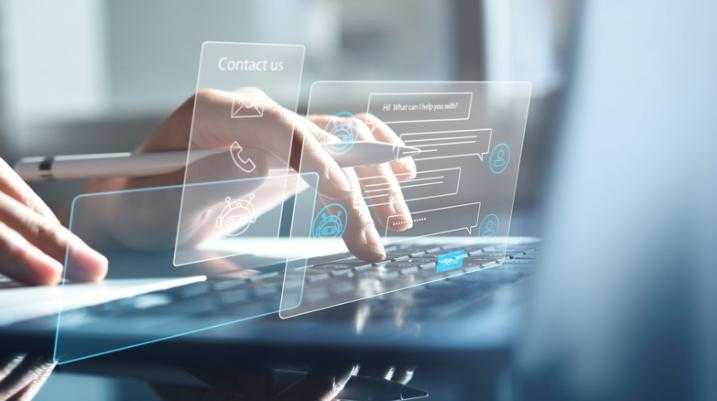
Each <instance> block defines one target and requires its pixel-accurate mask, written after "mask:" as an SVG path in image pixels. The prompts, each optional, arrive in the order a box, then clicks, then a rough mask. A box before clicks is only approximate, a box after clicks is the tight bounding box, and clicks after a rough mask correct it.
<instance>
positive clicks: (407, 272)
mask: <svg viewBox="0 0 717 401" xmlns="http://www.w3.org/2000/svg"><path fill="white" fill-rule="evenodd" d="M417 271H418V266H415V265H414V266H410V267H404V268H403V269H401V274H405V275H411V274H413V273H415V272H417Z"/></svg>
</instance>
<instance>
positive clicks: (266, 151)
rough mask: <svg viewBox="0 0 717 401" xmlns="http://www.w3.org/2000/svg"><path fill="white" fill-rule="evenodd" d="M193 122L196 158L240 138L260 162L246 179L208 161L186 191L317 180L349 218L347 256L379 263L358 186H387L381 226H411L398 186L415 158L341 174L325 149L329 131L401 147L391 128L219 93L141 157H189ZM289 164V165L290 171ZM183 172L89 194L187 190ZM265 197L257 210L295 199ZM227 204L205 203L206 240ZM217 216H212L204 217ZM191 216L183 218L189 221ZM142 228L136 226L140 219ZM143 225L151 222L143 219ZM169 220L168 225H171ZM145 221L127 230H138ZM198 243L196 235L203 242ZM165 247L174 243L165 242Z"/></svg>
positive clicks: (380, 254) (173, 122) (176, 117)
mask: <svg viewBox="0 0 717 401" xmlns="http://www.w3.org/2000/svg"><path fill="white" fill-rule="evenodd" d="M236 103H243V104H246V105H247V106H249V105H251V106H257V105H259V106H260V107H262V108H263V116H262V117H261V118H244V119H231V118H229V117H228V114H229V110H230V109H231V108H232V105H233V104H236ZM193 112H194V114H195V118H194V133H193V134H192V138H191V141H192V143H191V148H192V150H197V149H227V148H228V146H229V145H230V144H232V143H233V142H234V141H235V140H237V138H239V140H240V141H241V145H242V147H243V151H242V152H244V153H243V154H244V155H245V156H247V157H251V159H252V160H253V161H254V162H255V164H256V168H255V169H253V171H251V172H249V173H247V172H246V171H243V172H239V171H238V169H237V168H236V166H234V165H233V164H232V162H231V160H230V159H229V157H228V155H226V154H224V153H220V154H217V155H216V157H215V156H211V157H207V158H206V159H203V160H201V161H198V162H195V163H193V164H192V167H191V169H190V171H189V174H187V181H186V182H187V183H194V182H208V181H213V180H227V179H229V178H231V179H236V178H245V177H261V176H266V175H267V174H268V173H269V172H270V171H276V170H282V169H283V170H287V169H293V170H294V171H297V172H317V173H318V174H319V177H320V179H319V188H318V191H319V193H320V195H321V196H320V199H321V200H322V202H324V203H330V202H339V203H341V204H342V205H343V206H344V207H345V208H346V210H347V212H348V216H347V217H348V218H347V225H346V229H345V231H344V235H343V238H344V240H345V242H346V244H347V246H348V248H349V250H350V251H351V252H352V253H354V254H355V255H357V256H358V257H360V258H362V259H366V260H372V261H375V260H380V259H383V258H384V257H385V252H384V250H383V246H382V244H381V240H380V236H379V234H378V231H377V230H376V227H375V225H374V223H373V219H372V218H371V212H370V211H369V208H368V206H367V205H366V202H365V201H364V199H363V197H362V196H361V195H362V193H361V192H362V190H361V185H360V180H361V178H368V177H374V178H372V179H373V180H374V181H372V182H373V183H381V184H385V186H386V187H387V188H388V191H387V192H388V194H389V196H388V201H387V202H384V203H385V204H384V205H380V206H376V207H374V208H373V212H374V214H375V216H376V218H377V220H379V222H380V223H381V224H385V222H386V221H387V219H388V216H391V215H400V216H402V219H397V220H400V221H403V222H405V223H404V224H403V225H397V226H394V227H391V230H394V231H403V230H406V229H408V228H410V226H411V221H412V220H411V218H410V212H409V210H408V207H407V205H406V202H405V200H404V199H403V195H402V193H401V190H400V187H399V184H398V181H399V180H398V175H400V176H401V177H402V178H403V179H411V178H413V177H414V176H415V173H416V167H415V164H414V163H413V161H412V160H411V159H410V158H405V159H401V160H398V161H393V162H391V163H383V164H379V165H372V166H361V167H356V168H351V169H348V168H347V169H342V168H341V167H339V166H338V164H337V163H336V162H335V161H334V159H333V158H332V157H331V155H330V154H329V153H328V152H327V151H326V150H325V149H324V148H323V147H322V144H324V143H336V142H340V141H339V139H338V138H336V137H334V136H333V135H331V134H330V133H329V132H327V130H328V128H329V126H331V125H332V124H337V123H341V124H348V125H350V126H351V127H352V128H353V129H354V130H355V133H356V140H364V141H367V140H368V141H384V142H391V143H400V139H399V138H398V136H397V135H396V134H395V133H394V132H393V130H391V129H390V128H389V127H388V126H387V125H386V124H384V123H382V122H381V121H379V120H378V119H377V118H375V117H373V116H371V115H357V116H355V117H337V116H311V117H310V118H308V119H307V118H304V117H302V116H299V115H298V114H296V113H294V112H292V111H290V110H287V109H286V108H284V107H282V106H280V105H279V104H277V103H276V102H275V101H273V100H272V99H270V98H268V97H267V96H266V95H265V94H264V93H263V92H261V91H260V90H258V89H255V88H245V89H242V90H240V91H238V92H237V93H229V92H223V91H218V90H201V91H199V92H198V94H197V95H196V96H193V97H192V98H190V99H189V100H187V101H186V102H185V103H184V104H183V105H182V106H180V107H179V108H178V109H177V110H176V111H175V112H174V113H173V114H172V115H171V116H170V117H169V118H168V119H167V120H166V121H165V122H164V123H163V124H162V125H161V126H160V127H159V129H158V130H157V131H156V132H155V133H154V134H152V135H151V136H150V137H148V138H147V140H146V141H145V142H144V143H143V144H142V145H141V146H140V148H139V149H138V151H139V152H158V151H172V150H174V151H177V150H186V149H187V148H188V145H189V131H190V127H191V125H192V115H193ZM287 161H288V163H287ZM183 177H184V171H183V170H182V171H178V172H176V173H172V174H167V175H163V176H157V177H143V178H118V179H114V180H107V181H104V182H98V181H96V182H95V183H94V184H93V186H92V190H95V191H96V190H116V189H124V188H133V187H156V186H163V185H172V184H178V183H181V182H182V179H183ZM259 192H263V193H265V194H266V193H268V195H262V197H261V198H259V197H257V199H256V200H255V201H254V203H255V204H257V203H261V204H263V205H276V204H278V203H279V202H280V201H281V200H283V199H285V198H286V197H288V196H290V195H292V193H284V192H282V191H258V192H257V193H259ZM223 201H224V198H223V197H221V198H220V199H216V200H213V201H208V202H207V203H206V209H205V210H203V211H202V212H201V213H199V212H198V213H196V218H195V220H194V221H193V223H192V226H193V227H197V232H198V233H201V235H209V234H210V233H206V232H203V231H202V229H201V227H204V228H205V229H206V227H211V224H210V222H211V220H210V216H213V213H216V210H219V209H221V206H222V204H223ZM207 210H213V211H214V212H213V213H207V212H206V211H207ZM185 217H186V216H183V218H185ZM138 220H139V218H138ZM143 220H145V221H146V219H143ZM169 220H171V219H168V220H167V221H169ZM141 223H142V221H138V222H137V223H136V224H134V223H133V224H130V225H127V226H131V227H133V228H137V227H141ZM198 235H199V234H198ZM166 242H167V243H168V242H169V241H166Z"/></svg>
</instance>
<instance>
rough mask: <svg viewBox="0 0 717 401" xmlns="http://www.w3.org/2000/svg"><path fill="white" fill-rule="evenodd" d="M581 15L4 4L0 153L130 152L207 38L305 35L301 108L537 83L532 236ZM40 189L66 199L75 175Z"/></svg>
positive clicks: (528, 6)
mask: <svg viewBox="0 0 717 401" xmlns="http://www.w3.org/2000/svg"><path fill="white" fill-rule="evenodd" d="M577 14H578V10H577V6H576V5H575V2H571V1H568V0H482V1H481V0H473V1H471V0H467V1H461V0H420V1H417V0H399V1H384V0H364V1H360V2H358V1H336V0H291V1H271V2H266V1H263V0H214V1H211V2H207V1H202V0H182V1H178V0H152V1H146V0H116V1H111V0H94V1H93V0H63V1H54V0H29V1H28V0H4V1H2V2H0V155H1V156H2V157H3V158H5V159H6V160H7V161H8V162H11V163H12V162H14V161H15V160H17V159H18V158H19V157H22V156H29V155H38V154H62V153H81V152H118V151H129V150H131V149H132V148H134V147H135V146H136V144H137V143H138V142H139V141H141V139H142V138H143V137H145V136H146V135H148V134H149V133H150V132H151V131H152V130H153V128H154V127H156V126H157V125H158V124H159V122H160V121H161V120H162V119H164V118H165V117H166V116H167V115H168V114H169V113H170V112H171V111H172V110H173V109H174V108H175V107H177V106H178V105H179V104H180V103H181V102H182V101H183V100H184V99H186V98H187V97H188V96H190V95H191V94H192V92H193V91H194V87H195V84H196V82H195V81H196V76H197V63H198V60H199V50H200V44H201V43H202V42H203V41H206V40H218V41H246V42H277V43H302V44H305V45H306V47H307V54H306V64H305V68H304V79H303V83H302V88H303V89H302V102H301V106H300V108H302V109H303V108H305V107H306V104H305V101H306V97H307V89H308V87H309V85H310V84H311V82H313V81H315V80H318V79H334V80H371V79H373V80H528V81H531V82H532V83H533V99H532V104H531V110H530V118H529V126H528V129H527V133H526V142H525V146H524V153H523V160H522V168H521V173H520V180H519V185H518V199H517V202H516V211H515V214H516V216H517V218H516V220H515V221H514V225H513V230H512V231H513V233H514V234H517V235H522V234H527V235H534V234H536V233H537V229H536V226H537V224H536V222H535V221H534V220H531V219H530V218H528V216H531V215H532V211H533V210H535V209H536V208H537V207H539V205H540V202H541V200H542V193H541V191H540V188H542V183H543V180H544V177H545V176H546V175H547V171H548V170H549V168H550V163H549V161H550V160H551V157H552V149H553V148H554V146H553V145H554V144H555V142H556V141H557V139H558V138H556V132H557V124H558V122H559V118H558V117H559V115H560V110H561V103H562V99H563V96H562V95H563V93H564V88H565V86H566V84H567V83H568V82H569V76H570V74H569V72H570V56H571V53H572V43H573V39H574V36H575V32H576V22H577V18H576V16H577ZM36 188H37V190H38V191H39V192H40V193H41V194H42V195H43V196H44V197H45V198H46V199H49V200H50V202H51V203H53V204H55V205H62V204H63V203H64V202H63V199H65V200H66V199H67V198H69V197H71V196H72V195H74V194H75V193H77V192H78V191H79V188H80V184H79V183H75V184H73V185H68V184H66V183H63V184H58V183H49V184H42V185H39V186H37V187H36ZM52 380H53V381H56V380H71V379H67V378H65V379H63V378H62V376H59V377H58V378H53V379H52ZM50 384H51V385H52V384H53V382H51V383H50ZM59 387H60V386H55V389H56V390H53V391H44V392H43V396H45V398H43V399H57V398H56V397H57V395H58V393H55V392H54V391H60V390H58V388H59ZM62 387H63V388H72V387H74V386H66V385H65V386H62ZM121 387H123V388H124V387H126V386H121ZM83 388H86V389H87V394H86V395H87V396H88V397H90V396H93V395H94V396H96V398H92V397H90V398H92V399H125V397H126V395H125V396H122V395H121V393H122V392H118V391H117V389H116V388H115V387H114V385H107V384H106V383H105V382H104V381H102V380H99V379H98V380H96V381H92V382H90V381H83ZM126 391H129V390H124V392H126ZM138 391H139V390H138ZM145 395H146V394H145ZM108 397H109V398H108ZM113 397H114V398H113ZM90 398H85V399H90Z"/></svg>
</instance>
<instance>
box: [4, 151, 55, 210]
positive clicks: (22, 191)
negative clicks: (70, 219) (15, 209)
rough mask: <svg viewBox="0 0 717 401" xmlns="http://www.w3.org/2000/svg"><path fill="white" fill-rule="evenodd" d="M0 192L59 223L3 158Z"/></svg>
mask: <svg viewBox="0 0 717 401" xmlns="http://www.w3.org/2000/svg"><path fill="white" fill-rule="evenodd" d="M0 192H3V193H6V194H8V195H9V196H11V197H12V198H14V199H15V200H17V201H18V202H20V203H22V204H23V205H25V206H27V207H29V208H30V209H32V210H34V211H35V212H37V213H39V214H41V215H42V216H45V217H46V218H48V219H51V220H55V221H58V222H59V220H58V219H57V216H55V214H54V213H52V210H50V208H49V207H48V206H47V205H46V204H45V202H43V201H42V199H40V197H39V196H37V194H36V193H35V191H33V190H32V188H30V186H29V185H27V183H26V182H25V181H23V180H22V178H20V176H19V175H17V173H16V172H15V170H13V169H12V167H10V166H9V165H8V164H7V163H6V162H5V160H3V159H2V158H0Z"/></svg>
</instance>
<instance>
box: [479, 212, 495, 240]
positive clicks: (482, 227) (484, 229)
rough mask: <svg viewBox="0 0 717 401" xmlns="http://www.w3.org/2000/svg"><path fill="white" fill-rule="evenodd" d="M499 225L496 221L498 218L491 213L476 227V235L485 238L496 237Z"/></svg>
mask: <svg viewBox="0 0 717 401" xmlns="http://www.w3.org/2000/svg"><path fill="white" fill-rule="evenodd" d="M499 223H500V222H499V220H498V216H496V215H495V214H493V213H491V214H489V215H487V216H485V217H483V220H481V222H480V224H479V225H478V233H479V234H480V235H483V236H486V237H494V236H496V235H498V224H499Z"/></svg>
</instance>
